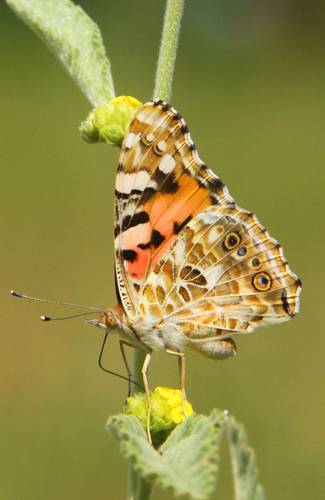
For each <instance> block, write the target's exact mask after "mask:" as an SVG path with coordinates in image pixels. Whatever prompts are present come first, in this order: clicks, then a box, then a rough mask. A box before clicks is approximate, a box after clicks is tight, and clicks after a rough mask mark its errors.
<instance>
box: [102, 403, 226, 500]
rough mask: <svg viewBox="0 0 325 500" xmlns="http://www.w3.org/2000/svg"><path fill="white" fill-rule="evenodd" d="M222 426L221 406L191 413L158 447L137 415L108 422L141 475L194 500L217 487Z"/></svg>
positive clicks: (118, 416)
mask: <svg viewBox="0 0 325 500" xmlns="http://www.w3.org/2000/svg"><path fill="white" fill-rule="evenodd" d="M223 427H224V417H223V414H222V412H220V411H219V410H214V411H213V412H212V413H211V415H210V416H209V417H206V416H203V415H197V416H194V415H191V416H190V417H188V418H187V419H186V420H185V421H184V422H183V423H182V424H180V425H179V426H177V427H176V428H175V429H174V430H173V432H172V433H171V434H170V435H169V437H168V438H167V440H166V441H165V442H164V444H163V445H162V446H161V447H160V448H159V450H155V449H154V448H153V447H152V446H150V444H149V442H148V439H147V436H146V433H145V431H144V429H143V427H142V425H141V423H140V422H139V420H138V419H137V418H136V417H134V416H129V415H116V416H114V417H111V418H110V419H109V420H108V422H107V428H108V429H109V430H110V431H111V432H112V434H113V435H114V437H115V438H116V439H117V440H118V441H119V443H120V448H121V453H122V454H123V455H124V457H125V458H126V459H128V460H130V461H131V463H132V466H133V468H134V469H135V470H136V472H137V473H138V474H139V476H140V477H141V478H142V479H144V480H145V481H146V482H149V483H153V484H154V485H159V486H160V487H162V488H164V489H170V490H172V491H173V493H174V494H175V495H177V496H178V495H188V496H189V497H190V498H193V499H194V500H204V499H207V498H209V497H210V495H211V494H212V492H213V490H214V488H215V484H216V478H217V473H218V456H219V442H220V437H221V435H222V430H223Z"/></svg>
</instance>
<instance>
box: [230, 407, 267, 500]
mask: <svg viewBox="0 0 325 500" xmlns="http://www.w3.org/2000/svg"><path fill="white" fill-rule="evenodd" d="M227 430H228V438H229V445H230V454H231V464H232V471H233V481H234V489H235V499H236V500H265V493H264V489H263V487H262V486H261V485H260V484H258V469H257V465H256V457H255V452H254V450H253V449H252V448H250V447H249V446H248V441H247V435H246V432H245V430H244V427H243V426H242V425H241V424H239V423H238V422H236V420H235V419H234V417H230V418H229V419H228V421H227Z"/></svg>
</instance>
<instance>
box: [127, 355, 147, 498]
mask: <svg viewBox="0 0 325 500" xmlns="http://www.w3.org/2000/svg"><path fill="white" fill-rule="evenodd" d="M145 355H146V352H145V351H144V350H143V349H135V350H134V357H133V370H132V375H133V380H134V382H136V383H137V384H139V385H141V386H142V384H143V380H142V373H141V368H142V365H143V362H144V358H145ZM136 387H137V386H135V385H133V384H132V386H131V391H132V394H133V393H134V389H135V388H136ZM137 390H139V389H138V388H137ZM142 482H143V480H142V479H141V478H140V477H139V476H138V474H137V473H136V471H135V470H134V468H133V466H132V463H131V462H130V463H129V469H128V497H127V498H128V500H138V499H141V500H142V498H143V499H144V500H146V499H149V498H150V495H149V496H143V497H141V496H139V490H143V485H142Z"/></svg>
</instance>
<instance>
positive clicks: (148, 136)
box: [146, 132, 155, 142]
mask: <svg viewBox="0 0 325 500" xmlns="http://www.w3.org/2000/svg"><path fill="white" fill-rule="evenodd" d="M154 138H155V135H154V134H153V133H152V132H151V133H150V134H147V136H146V140H147V141H148V142H152V141H153V140H154Z"/></svg>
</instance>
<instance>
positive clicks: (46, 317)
mask: <svg viewBox="0 0 325 500" xmlns="http://www.w3.org/2000/svg"><path fill="white" fill-rule="evenodd" d="M40 319H41V320H42V321H51V318H50V317H49V316H44V315H43V314H42V316H41V317H40Z"/></svg>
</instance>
